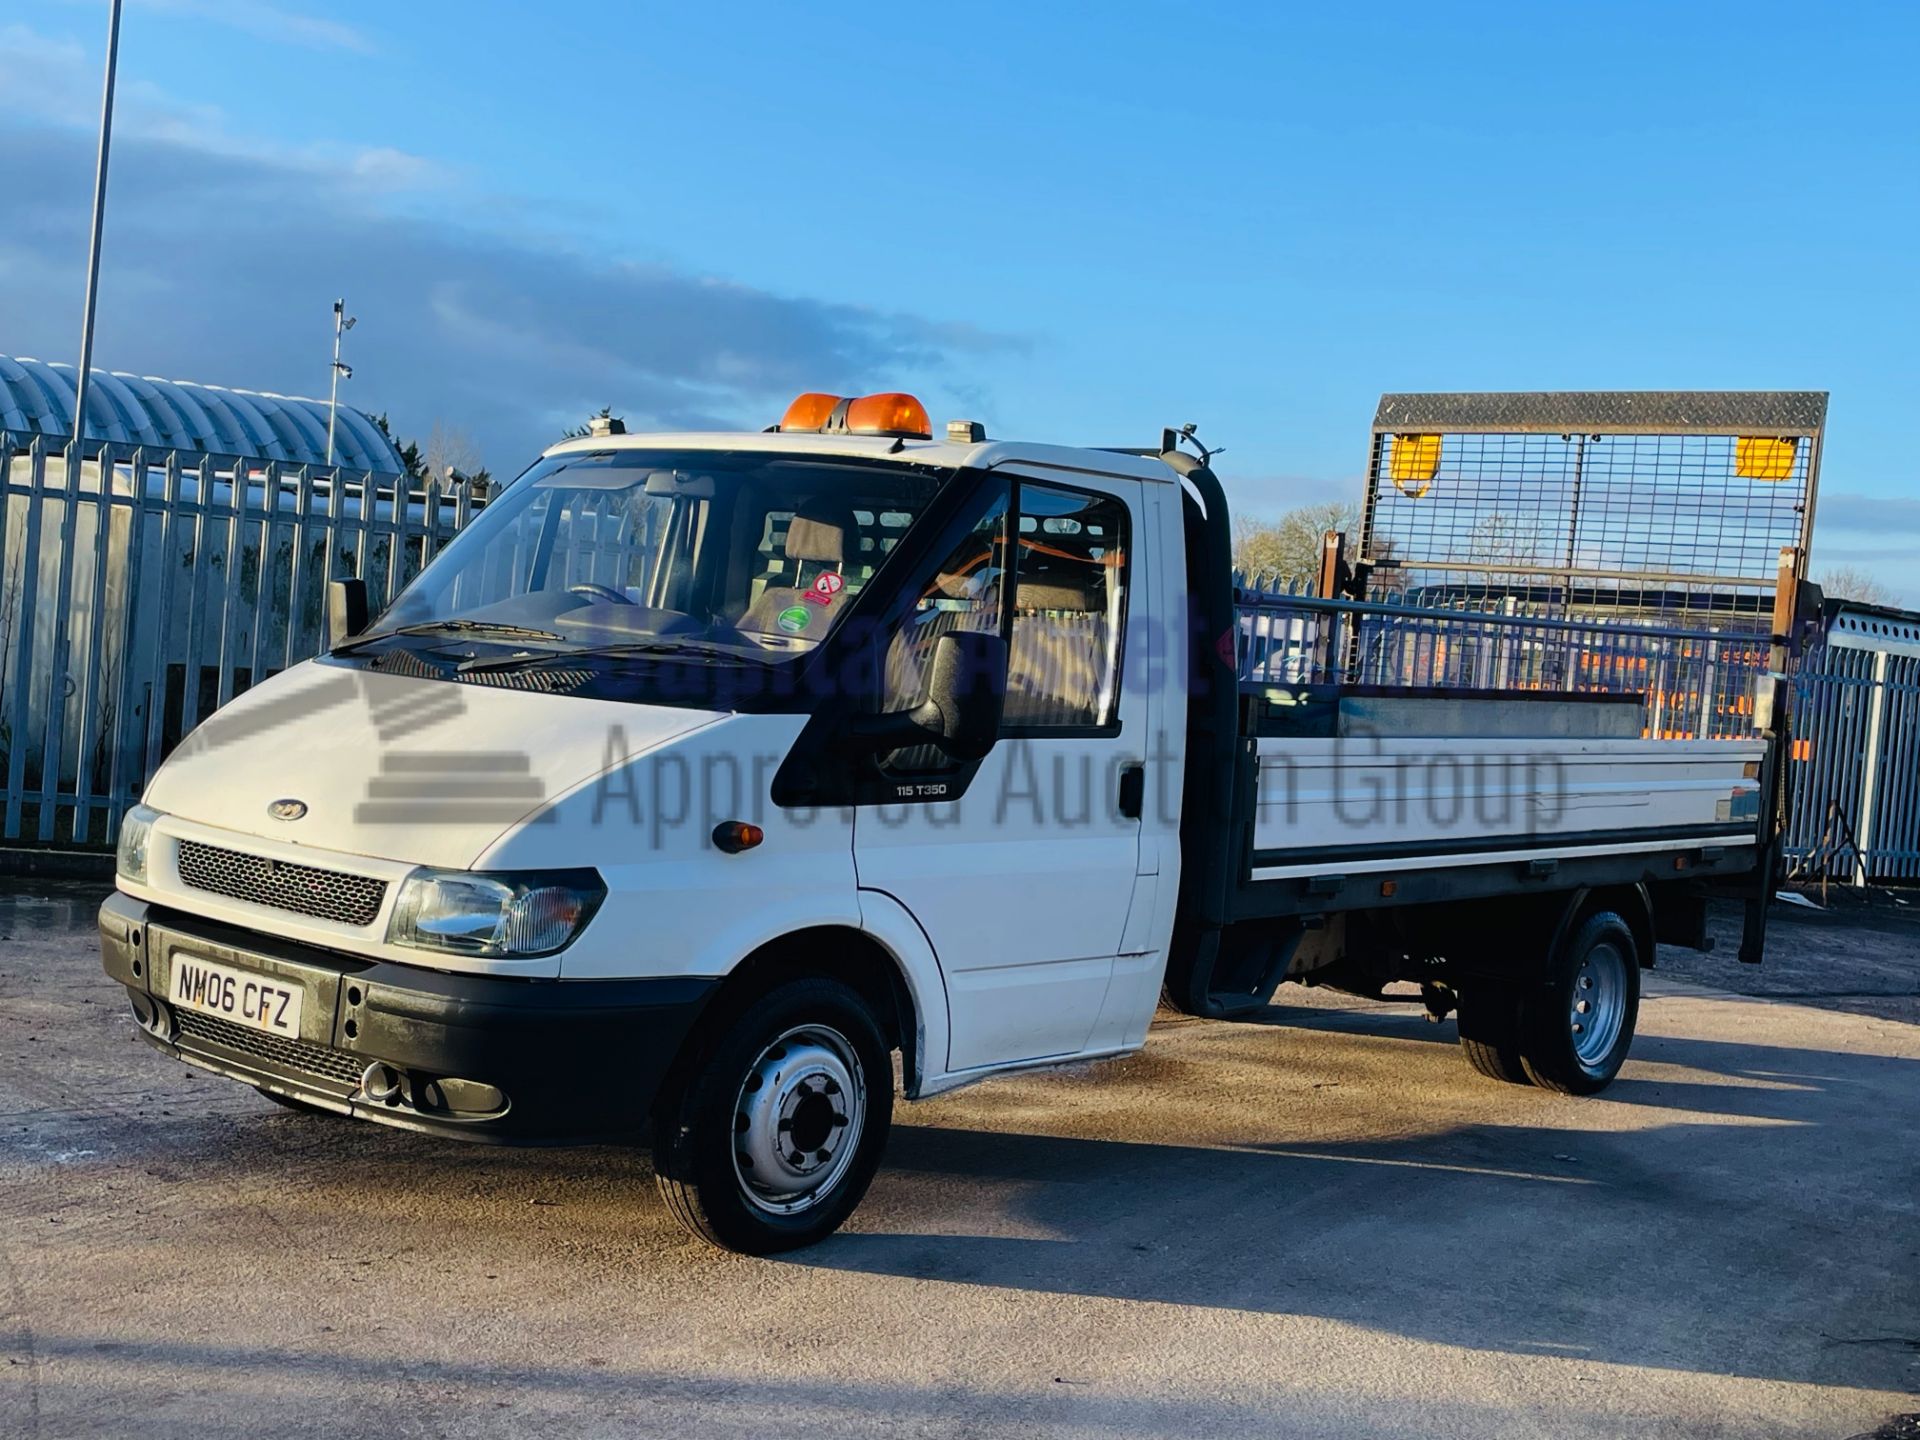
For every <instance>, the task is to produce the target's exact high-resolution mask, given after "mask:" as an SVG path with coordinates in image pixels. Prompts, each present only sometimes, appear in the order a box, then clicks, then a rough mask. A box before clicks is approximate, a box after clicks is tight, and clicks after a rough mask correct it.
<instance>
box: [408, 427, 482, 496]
mask: <svg viewBox="0 0 1920 1440" xmlns="http://www.w3.org/2000/svg"><path fill="white" fill-rule="evenodd" d="M422 457H423V458H424V459H425V461H426V466H427V475H428V477H429V478H431V479H433V480H435V481H444V480H445V479H446V478H447V471H448V470H449V469H453V470H457V471H458V472H459V473H460V474H462V475H472V474H475V473H477V472H478V471H479V470H480V469H481V468H482V466H481V463H480V447H479V446H478V445H477V444H475V443H474V439H473V436H471V435H469V434H468V433H467V432H466V431H465V430H462V429H461V428H460V427H459V426H457V425H449V424H448V423H447V422H446V421H444V420H435V421H434V422H433V428H432V429H431V430H429V431H428V432H427V445H426V449H425V450H424V451H423V452H422Z"/></svg>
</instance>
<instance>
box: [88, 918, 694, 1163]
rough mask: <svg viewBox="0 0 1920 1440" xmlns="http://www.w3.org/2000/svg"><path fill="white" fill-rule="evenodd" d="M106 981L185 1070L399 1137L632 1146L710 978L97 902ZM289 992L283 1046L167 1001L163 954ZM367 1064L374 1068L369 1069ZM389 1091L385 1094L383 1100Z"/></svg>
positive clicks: (167, 959) (168, 970) (168, 969)
mask: <svg viewBox="0 0 1920 1440" xmlns="http://www.w3.org/2000/svg"><path fill="white" fill-rule="evenodd" d="M100 951H101V958H102V961H103V963H104V964H105V967H106V971H107V974H108V975H109V976H110V977H111V978H112V979H114V980H117V981H119V983H120V984H122V985H124V986H125V987H126V989H127V993H128V997H129V999H130V1000H131V1001H132V1003H133V1007H134V1013H135V1018H136V1020H137V1021H138V1023H139V1025H140V1031H141V1034H142V1035H143V1036H144V1037H145V1038H146V1039H147V1040H148V1041H149V1042H150V1043H151V1044H153V1045H154V1046H156V1047H157V1048H159V1049H161V1050H164V1051H166V1052H167V1053H168V1054H170V1055H173V1056H176V1057H177V1058H179V1059H181V1060H185V1061H187V1062H188V1063H189V1064H193V1065H198V1066H200V1067H201V1068H202V1069H206V1070H212V1071H214V1072H216V1073H217V1074H221V1075H228V1076H231V1077H233V1078H234V1079H236V1080H244V1081H246V1082H247V1083H248V1084H249V1085H253V1086H256V1087H258V1088H259V1089H261V1090H267V1091H271V1092H273V1093H275V1094H279V1095H286V1096H290V1097H293V1098H295V1099H298V1100H303V1101H305V1102H307V1103H308V1104H310V1105H315V1106H319V1107H321V1108H323V1109H327V1110H336V1111H340V1112H342V1113H346V1114H352V1115H358V1116H361V1117H363V1118H365V1119H369V1120H377V1121H379V1122H381V1123H382V1124H387V1125H396V1126H399V1127H401V1128H403V1129H409V1130H422V1131H428V1132H432V1133H434V1134H442V1135H453V1136H457V1137H459V1138H461V1139H468V1140H484V1141H493V1142H496V1143H512V1144H570V1143H580V1142H585V1141H590V1140H603V1139H622V1138H632V1137H634V1136H637V1135H638V1134H640V1133H641V1132H642V1131H643V1130H644V1129H645V1127H646V1122H647V1116H648V1113H649V1111H650V1110H651V1109H652V1108H653V1101H654V1097H655V1095H656V1093H657V1092H658V1090H659V1087H660V1083H661V1081H662V1079H663V1078H664V1077H665V1075H666V1072H667V1068H668V1066H669V1065H671V1064H672V1062H673V1059H674V1056H675V1055H677V1054H678V1053H679V1050H680V1047H681V1044H682V1043H683V1042H684V1041H685V1039H686V1037H687V1034H688V1032H689V1031H690V1030H691V1029H692V1027H693V1024H694V1021H695V1020H696V1019H697V1018H698V1017H699V1015H700V1013H701V1011H702V1010H703V1009H704V1008H705V1006H706V1003H707V1001H708V1000H709V999H710V998H711V996H712V994H713V992H714V990H715V989H716V988H717V987H718V986H719V983H720V982H719V981H718V980H713V979H704V978H699V977H681V976H661V977H655V978H649V979H639V980H574V981H565V980H526V979H517V978H512V979H509V978H502V977H498V976H481V975H455V974H448V973H445V972H442V971H438V970H428V969H424V968H416V967H414V966H410V965H396V964H393V963H390V962H387V961H378V960H368V959H365V958H363V957H360V956H354V955H345V954H342V953H339V952H337V951H332V950H324V949H321V948H319V947H318V946H313V945H304V944H299V943H296V942H292V941H286V940H279V939H276V938H274V937H273V936H271V935H266V934H262V933H261V932H259V931H254V930H244V929H240V928H238V927H235V926H231V925H223V924H221V923H219V922H217V921H212V920H206V919H202V918H199V917H196V916H190V915H186V914H183V913H181V912H179V911H175V910H167V909H163V908H161V907H160V906H157V905H149V904H148V903H146V902H145V901H142V900H135V899H133V898H132V897H130V896H127V895H122V894H118V893H116V894H114V895H112V896H111V897H109V898H108V900H107V902H106V903H105V904H104V905H102V906H101V907H100ZM182 956H184V957H186V958H188V959H192V960H201V961H211V962H213V963H215V964H218V965H226V966H230V967H233V968H235V969H239V970H244V971H248V972H252V973H257V974H261V975H265V976H268V977H270V978H272V979H274V980H276V981H278V982H280V983H281V984H285V985H295V986H298V987H299V988H300V990H301V992H302V995H303V997H304V999H303V1003H302V1006H301V1014H300V1029H299V1037H298V1039H294V1038H293V1037H291V1036H285V1037H283V1036H278V1035H270V1034H267V1033H264V1032H262V1031H258V1030H254V1029H250V1028H248V1027H246V1026H243V1025H240V1024H238V1023H236V1022H234V1021H230V1020H226V1019H223V1018H220V1017H218V1016H213V1015H207V1014H202V1013H200V1012H198V1011H195V1010H190V1009H187V1008H186V1007H184V1006H174V1005H171V1004H169V1003H168V1001H167V996H168V993H169V992H168V985H169V981H170V979H171V976H172V971H173V965H174V963H175V960H176V958H177V957H182ZM369 1067H384V1068H375V1069H374V1070H373V1071H372V1074H371V1076H369ZM389 1090H391V1093H387V1092H388V1091H389Z"/></svg>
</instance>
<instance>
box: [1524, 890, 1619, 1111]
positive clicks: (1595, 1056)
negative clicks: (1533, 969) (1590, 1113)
mask: <svg viewBox="0 0 1920 1440" xmlns="http://www.w3.org/2000/svg"><path fill="white" fill-rule="evenodd" d="M1547 972H1548V973H1547V981H1546V984H1545V985H1544V986H1542V987H1540V988H1537V989H1534V990H1531V991H1529V992H1528V994H1527V997H1526V999H1525V1001H1524V1002H1523V1004H1522V1006H1521V1019H1520V1023H1521V1062H1522V1064H1523V1065H1524V1066H1525V1067H1526V1073H1527V1078H1528V1079H1530V1080H1532V1081H1533V1083H1534V1084H1536V1085H1538V1086H1540V1087H1541V1088H1542V1089H1543V1090H1557V1091H1559V1092H1560V1093H1561V1094H1563V1095H1593V1094H1596V1093H1597V1092H1599V1091H1601V1090H1604V1089H1606V1087H1607V1086H1608V1085H1610V1084H1611V1083H1612V1082H1613V1077H1614V1076H1615V1075H1618V1074H1619V1073H1620V1067H1621V1066H1622V1065H1623V1064H1625V1063H1626V1059H1627V1051H1628V1050H1629V1049H1630V1048H1631V1047H1632V1045H1633V1030H1634V1024H1635V1022H1636V1021H1637V1020H1638V1018H1639V1014H1640V947H1639V945H1638V944H1637V943H1636V942H1635V940H1634V938H1633V930H1632V928H1631V927H1630V926H1629V925H1628V924H1627V922H1626V921H1625V920H1624V919H1623V918H1621V916H1620V915H1619V914H1618V913H1617V912H1615V911H1612V910H1601V911H1596V912H1595V913H1594V914H1591V915H1588V916H1587V917H1586V918H1585V919H1583V920H1581V921H1580V922H1579V923H1578V924H1577V925H1576V926H1575V927H1574V929H1573V931H1572V933H1571V934H1570V935H1568V936H1567V938H1566V939H1565V940H1564V941H1563V942H1562V943H1561V944H1560V945H1559V946H1558V947H1557V948H1556V950H1555V952H1554V955H1553V958H1552V960H1551V961H1550V962H1549V963H1548V966H1547Z"/></svg>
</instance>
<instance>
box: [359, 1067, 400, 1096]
mask: <svg viewBox="0 0 1920 1440" xmlns="http://www.w3.org/2000/svg"><path fill="white" fill-rule="evenodd" d="M401 1078H402V1077H401V1074H400V1072H399V1071H398V1070H396V1069H394V1068H393V1066H391V1065H389V1064H387V1063H386V1062H385V1061H384V1060H376V1061H374V1062H373V1064H371V1065H369V1066H367V1068H366V1069H365V1070H363V1071H362V1072H361V1073H360V1093H361V1094H363V1095H365V1096H366V1097H367V1098H368V1099H369V1100H375V1101H378V1102H379V1103H380V1104H382V1105H393V1104H397V1103H398V1102H399V1099H400V1084H401Z"/></svg>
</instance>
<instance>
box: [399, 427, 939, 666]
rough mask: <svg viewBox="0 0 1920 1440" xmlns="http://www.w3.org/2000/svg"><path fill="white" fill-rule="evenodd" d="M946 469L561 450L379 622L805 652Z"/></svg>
mask: <svg viewBox="0 0 1920 1440" xmlns="http://www.w3.org/2000/svg"><path fill="white" fill-rule="evenodd" d="M944 478H945V475H944V473H943V472H937V471H934V470H930V469H928V468H926V467H920V466H909V465H901V464H871V463H869V464H862V463H858V462H851V461H831V460H815V459H808V458H794V457H787V456H776V455H768V454H764V453H761V454H753V453H741V452H672V453H668V452H659V451H646V450H638V449H606V450H588V451H576V452H569V453H565V454H559V455H552V456H548V457H546V458H545V459H543V460H541V461H540V462H539V463H538V464H536V465H535V466H534V467H533V468H532V469H531V470H529V471H528V472H527V473H526V474H525V475H523V476H521V477H520V478H519V479H518V480H516V481H515V482H514V483H513V484H512V485H511V486H510V487H508V489H507V490H506V491H505V493H504V494H502V495H501V496H500V497H499V498H497V499H496V500H495V501H494V502H493V503H492V504H491V505H489V506H488V507H487V509H486V510H485V511H484V512H482V514H481V515H480V516H479V517H478V518H477V519H475V520H474V521H473V523H472V524H471V525H469V526H468V527H467V528H466V529H465V530H464V531H462V532H461V533H460V534H459V535H458V536H457V537H456V538H455V539H454V540H453V541H452V543H451V544H449V545H448V546H447V548H446V550H445V551H443V552H442V553H441V554H440V555H439V556H438V557H437V558H436V559H435V560H434V561H433V563H432V564H431V565H429V566H428V567H427V569H426V570H425V571H424V572H422V574H421V575H420V577H419V579H417V580H416V581H414V583H413V584H412V585H410V586H409V587H408V588H407V589H406V591H405V592H403V593H402V595H401V596H400V598H399V599H398V600H396V601H395V602H394V604H393V605H392V607H391V608H390V609H389V610H388V611H387V613H386V614H385V615H384V616H382V617H381V619H380V621H379V622H378V624H377V625H375V626H374V627H373V633H374V635H375V636H376V637H377V636H379V635H390V634H420V633H434V632H440V631H448V632H453V633H461V634H465V635H467V636H469V637H472V638H478V639H485V638H488V637H489V636H493V637H495V638H499V639H501V640H503V641H510V642H511V643H512V644H514V646H515V647H516V648H524V649H530V650H543V649H544V650H552V651H555V652H560V653H571V652H586V651H593V650H596V649H599V650H610V649H619V648H620V647H623V646H628V647H631V646H645V647H646V648H649V649H652V650H658V651H663V652H664V651H670V650H672V649H674V648H676V647H684V648H688V649H700V650H704V651H708V652H711V651H714V650H723V651H726V652H728V653H730V654H734V655H737V656H740V657H742V658H748V659H762V660H765V659H777V658H779V657H780V656H782V655H786V654H793V653H799V652H804V651H806V650H809V649H811V648H813V647H814V646H816V645H818V644H819V643H820V642H821V641H822V640H823V639H825V638H826V637H827V635H829V634H830V633H832V631H833V629H834V627H835V626H836V625H837V624H838V623H839V621H840V619H841V618H842V617H843V616H844V615H845V614H846V612H847V610H848V609H849V607H850V606H851V605H852V603H853V601H854V600H855V599H856V598H857V597H858V596H859V594H860V592H861V590H862V589H863V588H864V587H865V586H866V585H867V584H869V583H870V582H871V581H872V579H873V577H874V575H875V573H876V572H877V571H878V570H879V568H880V567H881V565H882V564H883V563H884V562H885V560H886V558H887V556H888V554H889V553H891V551H892V550H893V548H894V546H895V545H896V544H897V543H898V542H899V540H900V538H901V537H902V536H903V535H904V534H905V533H906V531H907V529H908V527H909V526H911V525H912V524H913V523H914V521H915V520H916V519H917V518H918V517H919V516H920V515H921V514H922V513H923V512H924V511H925V509H926V507H927V505H928V503H929V502H930V501H931V500H932V498H933V496H934V494H935V493H936V492H937V491H938V489H939V488H940V485H941V484H942V482H943V480H944Z"/></svg>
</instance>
